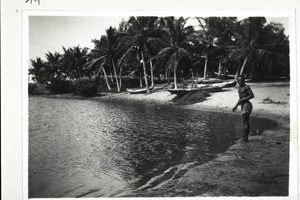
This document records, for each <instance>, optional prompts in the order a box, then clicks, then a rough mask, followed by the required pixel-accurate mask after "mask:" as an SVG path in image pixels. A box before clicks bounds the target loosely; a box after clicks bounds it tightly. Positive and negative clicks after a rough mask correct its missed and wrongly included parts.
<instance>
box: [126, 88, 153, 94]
mask: <svg viewBox="0 0 300 200" xmlns="http://www.w3.org/2000/svg"><path fill="white" fill-rule="evenodd" d="M153 88H154V87H152V88H149V89H150V90H152V89H153ZM126 90H127V92H129V93H130V94H141V93H146V92H147V89H146V88H145V87H143V88H131V89H130V88H126Z"/></svg>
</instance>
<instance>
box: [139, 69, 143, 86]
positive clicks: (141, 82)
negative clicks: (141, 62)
mask: <svg viewBox="0 0 300 200" xmlns="http://www.w3.org/2000/svg"><path fill="white" fill-rule="evenodd" d="M139 75H140V87H143V81H142V72H141V71H140V73H139Z"/></svg>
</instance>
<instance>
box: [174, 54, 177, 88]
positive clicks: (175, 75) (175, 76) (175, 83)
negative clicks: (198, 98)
mask: <svg viewBox="0 0 300 200" xmlns="http://www.w3.org/2000/svg"><path fill="white" fill-rule="evenodd" d="M177 66H178V61H177V60H176V61H175V62H174V88H175V89H177Z"/></svg>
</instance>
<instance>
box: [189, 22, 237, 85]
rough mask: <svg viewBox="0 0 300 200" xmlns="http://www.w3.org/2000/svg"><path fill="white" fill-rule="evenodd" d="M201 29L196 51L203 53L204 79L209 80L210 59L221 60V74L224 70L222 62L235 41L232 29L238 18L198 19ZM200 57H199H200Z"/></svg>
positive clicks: (197, 38) (198, 32)
mask: <svg viewBox="0 0 300 200" xmlns="http://www.w3.org/2000/svg"><path fill="white" fill-rule="evenodd" d="M196 19H197V20H198V23H199V27H200V29H199V30H198V31H197V32H196V33H197V36H198V37H196V40H198V41H195V42H194V43H195V47H194V49H196V50H198V52H201V55H200V57H201V58H204V59H205V65H204V72H203V78H204V79H207V71H208V61H209V59H210V57H213V56H214V57H217V58H218V59H219V74H220V71H221V69H222V66H221V63H222V60H224V59H225V57H226V52H227V51H228V50H227V48H228V46H230V45H231V43H232V41H233V39H232V38H233V33H232V29H233V27H234V23H235V21H236V18H234V17H207V18H203V17H196ZM198 57H199V55H198Z"/></svg>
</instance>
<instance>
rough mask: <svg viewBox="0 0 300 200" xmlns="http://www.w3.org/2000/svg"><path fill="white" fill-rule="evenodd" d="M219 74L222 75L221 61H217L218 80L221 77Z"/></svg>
mask: <svg viewBox="0 0 300 200" xmlns="http://www.w3.org/2000/svg"><path fill="white" fill-rule="evenodd" d="M221 74H222V60H221V59H220V60H219V70H218V78H220V77H221Z"/></svg>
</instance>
